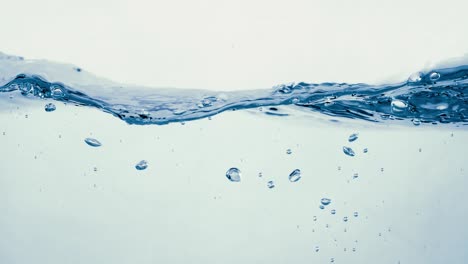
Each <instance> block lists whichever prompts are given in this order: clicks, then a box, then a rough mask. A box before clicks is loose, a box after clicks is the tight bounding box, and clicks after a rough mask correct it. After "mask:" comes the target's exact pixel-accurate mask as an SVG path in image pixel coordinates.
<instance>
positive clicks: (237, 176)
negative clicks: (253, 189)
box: [226, 168, 241, 182]
mask: <svg viewBox="0 0 468 264" xmlns="http://www.w3.org/2000/svg"><path fill="white" fill-rule="evenodd" d="M226 178H228V179H229V180H230V181H232V182H240V180H241V172H240V170H239V169H238V168H230V169H229V170H228V171H227V172H226Z"/></svg>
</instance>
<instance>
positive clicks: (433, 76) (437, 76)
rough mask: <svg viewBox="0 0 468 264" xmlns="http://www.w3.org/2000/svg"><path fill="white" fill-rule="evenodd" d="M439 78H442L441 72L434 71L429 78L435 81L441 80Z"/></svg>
mask: <svg viewBox="0 0 468 264" xmlns="http://www.w3.org/2000/svg"><path fill="white" fill-rule="evenodd" d="M439 78H440V73H438V72H433V73H431V74H430V75H429V79H431V81H433V82H435V81H437V80H439Z"/></svg>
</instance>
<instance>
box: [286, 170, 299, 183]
mask: <svg viewBox="0 0 468 264" xmlns="http://www.w3.org/2000/svg"><path fill="white" fill-rule="evenodd" d="M300 179H301V170H300V169H295V170H293V171H292V172H291V174H289V181H290V182H297V181H298V180H300Z"/></svg>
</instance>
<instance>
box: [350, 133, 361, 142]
mask: <svg viewBox="0 0 468 264" xmlns="http://www.w3.org/2000/svg"><path fill="white" fill-rule="evenodd" d="M358 137H359V134H358V133H353V134H351V135H350V136H349V138H348V141H349V142H353V141H355V140H356V139H358Z"/></svg>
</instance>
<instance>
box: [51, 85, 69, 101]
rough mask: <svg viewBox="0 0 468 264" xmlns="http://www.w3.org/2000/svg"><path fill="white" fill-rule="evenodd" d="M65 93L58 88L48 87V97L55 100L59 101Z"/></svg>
mask: <svg viewBox="0 0 468 264" xmlns="http://www.w3.org/2000/svg"><path fill="white" fill-rule="evenodd" d="M64 95H65V93H64V92H63V91H62V89H61V88H60V87H59V86H55V85H54V86H51V87H50V96H52V98H55V99H60V98H62V97H64Z"/></svg>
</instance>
